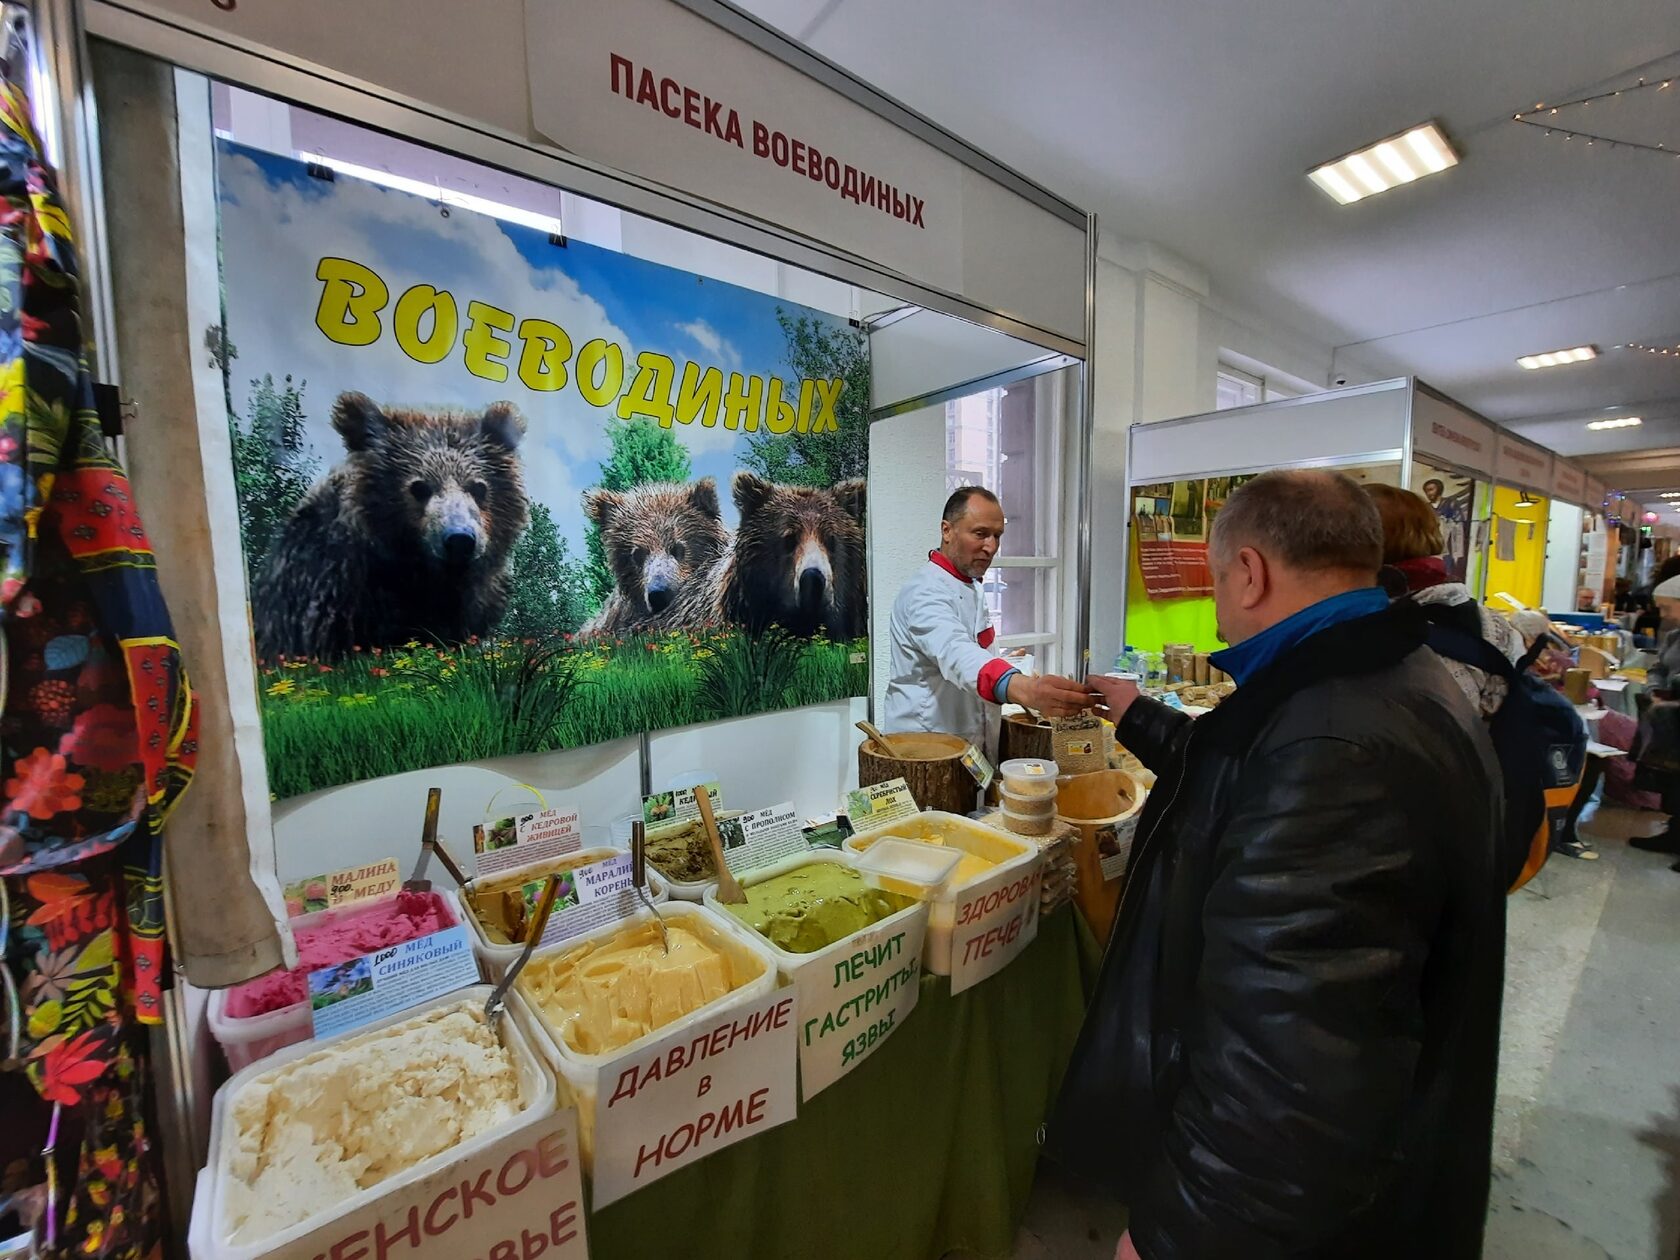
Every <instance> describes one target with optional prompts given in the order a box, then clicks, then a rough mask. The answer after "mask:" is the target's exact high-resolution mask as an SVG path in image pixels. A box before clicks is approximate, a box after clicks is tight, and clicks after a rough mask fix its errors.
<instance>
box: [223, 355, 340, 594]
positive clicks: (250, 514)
mask: <svg viewBox="0 0 1680 1260" xmlns="http://www.w3.org/2000/svg"><path fill="white" fill-rule="evenodd" d="M304 388H305V385H304V383H302V382H300V383H298V384H295V385H294V384H293V383H292V378H291V377H290V376H287V377H286V378H285V379H284V381H282V382H281V383H280V384H279V385H276V384H275V383H274V377H273V376H268V375H265V376H264V377H263V378H262V379H261V380H255V381H252V382H251V395H250V399H249V401H248V402H247V404H246V415H245V419H244V420H243V421H241V420H240V418H239V417H238V416H237V415H235V414H234V413H233V411H232V409H231V408H230V409H229V412H228V427H229V428H230V429H231V430H232V434H233V477H234V486H235V488H236V489H237V490H238V492H239V529H240V533H241V535H242V536H243V537H244V540H245V564H246V566H247V568H248V571H249V572H250V574H251V575H252V577H253V578H254V577H255V576H256V575H257V574H258V573H260V572H262V566H263V562H264V561H265V560H266V559H267V558H268V552H269V549H270V548H271V547H272V546H273V545H274V542H275V540H276V539H278V538H279V536H280V531H281V530H282V529H284V528H285V525H286V519H287V518H288V517H289V516H291V514H292V509H293V508H295V507H296V506H297V505H298V503H299V502H300V501H301V500H302V499H303V497H304V495H306V494H308V493H309V489H310V487H311V486H313V485H314V484H315V477H316V474H317V473H318V472H319V471H320V462H319V461H318V460H317V459H316V458H315V456H314V454H313V453H312V452H311V450H310V447H309V438H308V435H307V433H306V432H305V420H306V416H305V414H304V410H303V391H304Z"/></svg>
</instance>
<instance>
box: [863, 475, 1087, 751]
mask: <svg viewBox="0 0 1680 1260" xmlns="http://www.w3.org/2000/svg"><path fill="white" fill-rule="evenodd" d="M1003 529H1004V519H1003V506H1002V505H1001V504H1000V503H999V502H998V499H997V496H996V495H995V494H993V493H992V492H991V491H990V490H987V489H986V488H985V487H984V486H963V487H961V488H959V489H958V490H956V491H954V492H953V493H952V495H951V497H950V498H949V499H947V500H946V501H945V512H944V516H943V519H942V520H941V522H940V525H939V549H938V550H937V551H930V552H928V562H927V564H925V565H923V566H922V568H921V569H920V570H919V571H918V572H917V574H916V576H915V577H913V578H911V579H910V580H909V581H908V582H906V583H905V584H904V588H903V589H902V590H901V591H899V593H898V598H897V600H895V601H894V602H893V609H892V620H891V626H890V629H891V637H892V643H891V657H890V667H891V674H890V676H889V679H888V682H887V694H886V706H885V714H884V717H883V720H882V722H881V729H882V731H884V732H885V733H886V734H888V735H892V734H895V733H897V732H900V731H940V732H943V733H945V734H948V735H960V736H962V737H963V738H964V739H966V740H968V741H969V743H971V744H974V745H975V746H977V747H979V748H982V749H991V750H994V751H995V749H996V741H995V740H994V739H993V738H992V732H993V731H994V729H995V727H996V721H997V715H998V713H999V712H1000V706H1002V705H1004V704H1009V703H1013V704H1020V705H1025V706H1026V707H1027V708H1030V709H1036V710H1037V711H1038V712H1040V713H1043V714H1045V715H1046V716H1048V717H1068V716H1071V715H1072V714H1075V713H1078V712H1079V711H1080V710H1081V709H1083V708H1085V707H1086V706H1088V705H1089V704H1090V702H1091V700H1090V696H1089V695H1088V694H1087V692H1086V690H1085V688H1084V687H1082V686H1081V685H1080V684H1079V683H1076V682H1074V681H1073V680H1072V679H1068V678H1058V677H1057V676H1055V675H1054V674H1047V675H1044V676H1042V677H1039V676H1035V675H1032V674H1024V673H1022V672H1021V671H1020V670H1018V669H1016V668H1015V667H1014V666H1013V665H1011V664H1010V663H1009V662H1008V661H1006V660H1004V659H1003V658H1002V657H1000V656H997V655H996V654H995V653H993V652H992V650H991V648H992V640H993V639H994V638H996V637H997V636H996V632H995V631H994V630H993V628H992V624H991V618H990V616H989V614H988V612H987V609H986V601H985V598H984V596H983V595H982V594H981V590H980V583H981V580H982V579H984V578H985V576H986V571H987V570H988V569H990V568H991V565H992V558H993V557H994V556H996V555H997V549H998V544H999V543H1000V542H1002V540H1003Z"/></svg>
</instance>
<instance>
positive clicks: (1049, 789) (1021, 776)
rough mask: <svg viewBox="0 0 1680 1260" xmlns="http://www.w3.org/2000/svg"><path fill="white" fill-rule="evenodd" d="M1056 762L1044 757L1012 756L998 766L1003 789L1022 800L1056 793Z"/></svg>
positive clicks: (1057, 771) (1051, 795)
mask: <svg viewBox="0 0 1680 1260" xmlns="http://www.w3.org/2000/svg"><path fill="white" fill-rule="evenodd" d="M1059 773H1060V770H1059V769H1058V767H1057V765H1056V763H1055V762H1054V761H1050V760H1049V759H1047V758H1044V757H1014V758H1011V759H1010V760H1008V761H1006V762H1004V763H1003V764H1002V765H1001V766H999V767H998V777H999V779H1000V780H1001V781H1002V784H1003V791H1004V792H1006V793H1007V794H1008V795H1010V796H1013V797H1017V798H1018V799H1020V800H1022V801H1026V800H1029V799H1039V798H1044V797H1049V798H1052V799H1054V797H1055V795H1056V776H1057V775H1058V774H1059Z"/></svg>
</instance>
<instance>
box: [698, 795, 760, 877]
mask: <svg viewBox="0 0 1680 1260" xmlns="http://www.w3.org/2000/svg"><path fill="white" fill-rule="evenodd" d="M694 803H695V804H696V805H698V806H699V807H700V821H701V822H702V823H704V824H705V827H706V839H707V840H708V841H710V842H711V846H712V863H713V864H714V865H715V866H716V867H717V873H718V893H717V897H718V900H719V901H720V902H722V903H723V904H724V905H726V906H744V905H746V904H747V894H746V893H744V892H743V891H741V885H740V884H738V883H736V882H735V876H734V875H733V874H731V873H730V870H729V866H728V864H727V863H725V862H724V860H723V837H722V836H720V835H718V826H717V819H716V818H714V817H712V796H711V793H710V792H708V791H706V789H705V787H704V785H702V786H700V787H698V788H696V789H695V790H694Z"/></svg>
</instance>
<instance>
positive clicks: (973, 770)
mask: <svg viewBox="0 0 1680 1260" xmlns="http://www.w3.org/2000/svg"><path fill="white" fill-rule="evenodd" d="M959 760H960V761H961V762H962V767H963V769H964V770H967V771H968V772H969V774H970V775H972V776H973V778H974V782H975V784H976V785H977V786H978V787H979V788H980V790H981V791H982V792H984V791H985V790H986V789H987V788H989V787H991V786H992V777H993V776H994V775H995V774H996V773H997V771H996V770H995V769H993V767H992V763H991V762H990V761H987V760H986V754H985V753H983V752H981V751H980V749H979V748H977V747H975V746H974V745H973V744H970V745H969V746H968V747H967V748H965V749H963V754H962V756H961V757H960V758H959Z"/></svg>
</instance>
